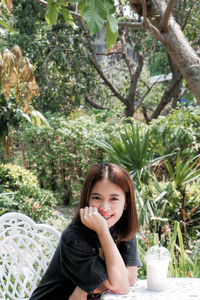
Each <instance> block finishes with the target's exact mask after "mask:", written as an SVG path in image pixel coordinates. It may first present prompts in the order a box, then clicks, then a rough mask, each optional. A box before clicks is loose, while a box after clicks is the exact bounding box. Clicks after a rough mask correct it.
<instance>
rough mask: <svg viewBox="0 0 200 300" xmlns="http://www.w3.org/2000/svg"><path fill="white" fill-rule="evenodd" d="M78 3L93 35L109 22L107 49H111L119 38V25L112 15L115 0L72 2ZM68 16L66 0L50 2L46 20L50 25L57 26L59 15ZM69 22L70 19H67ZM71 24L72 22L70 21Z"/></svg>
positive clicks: (52, 0) (49, 0)
mask: <svg viewBox="0 0 200 300" xmlns="http://www.w3.org/2000/svg"><path fill="white" fill-rule="evenodd" d="M71 2H72V3H78V11H79V13H80V15H81V16H82V17H83V19H84V20H85V21H86V22H87V25H88V29H89V32H90V34H91V35H93V34H96V33H97V32H99V31H100V30H101V29H102V28H103V26H104V22H105V20H107V34H106V39H107V48H108V49H109V48H110V47H111V46H112V45H113V44H114V43H115V41H116V39H117V36H118V24H117V21H116V18H115V17H114V16H113V15H112V14H113V13H114V12H115V4H114V1H113V0H102V1H98V0H87V1H85V0H77V1H73V0H72V1H71ZM63 10H64V14H66V11H67V10H68V4H66V1H65V0H57V1H54V0H48V4H47V11H46V16H45V18H46V20H47V22H48V23H49V25H55V24H56V22H57V19H58V14H59V12H61V13H62V14H63ZM66 20H67V21H68V19H66ZM70 23H71V21H70Z"/></svg>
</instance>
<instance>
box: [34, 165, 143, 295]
mask: <svg viewBox="0 0 200 300" xmlns="http://www.w3.org/2000/svg"><path fill="white" fill-rule="evenodd" d="M136 231H137V213H136V205H135V199H134V193H133V186H132V181H131V179H130V177H129V174H128V172H127V171H126V170H125V169H124V168H122V167H120V166H118V165H115V164H111V163H102V164H96V165H94V166H93V167H92V168H91V169H90V171H89V172H88V174H87V176H86V179H85V183H84V185H83V189H82V194H81V200H80V204H79V207H78V210H77V213H76V215H75V216H74V218H73V221H72V222H71V223H70V224H69V225H68V226H67V227H66V228H65V230H64V231H63V233H62V236H61V239H60V241H59V244H58V247H57V249H56V251H55V254H54V256H53V258H52V260H51V263H50V265H49V267H48V269H47V271H46V272H45V274H44V276H43V278H42V280H41V282H40V284H39V286H38V287H37V288H36V290H35V291H34V292H33V294H32V296H31V298H30V300H67V299H69V300H86V299H91V298H93V299H95V298H96V299H98V296H99V294H101V293H102V292H103V291H105V290H108V289H109V290H111V291H112V292H114V293H117V294H126V293H128V291H129V287H130V285H133V284H134V283H135V280H136V277H137V267H138V266H141V261H140V258H139V255H138V251H137V245H136V237H135V234H136Z"/></svg>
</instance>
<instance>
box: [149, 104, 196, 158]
mask: <svg viewBox="0 0 200 300" xmlns="http://www.w3.org/2000/svg"><path fill="white" fill-rule="evenodd" d="M199 126H200V108H199V106H197V107H192V106H190V107H188V108H186V107H183V108H180V109H176V110H171V111H170V113H169V114H168V116H167V117H163V116H160V117H159V118H158V119H156V120H152V121H151V124H150V131H151V143H152V146H153V147H156V149H157V150H158V154H159V155H165V154H171V153H174V152H179V151H181V152H182V154H183V155H186V156H188V157H189V156H190V155H193V156H195V155H196V154H197V153H198V151H199V149H200V138H199Z"/></svg>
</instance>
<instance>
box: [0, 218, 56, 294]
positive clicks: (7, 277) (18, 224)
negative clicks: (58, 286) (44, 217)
mask: <svg viewBox="0 0 200 300" xmlns="http://www.w3.org/2000/svg"><path fill="white" fill-rule="evenodd" d="M59 238H60V233H59V232H58V231H57V230H56V229H54V228H53V227H51V226H49V225H44V224H36V223H35V222H34V221H33V220H32V219H31V218H29V217H27V216H26V215H23V214H21V213H6V214H4V215H2V216H1V217H0V299H1V300H25V299H29V297H30V295H31V294H32V292H33V290H34V289H35V288H36V286H37V285H38V283H39V282H40V280H41V277H42V275H43V274H44V272H45V270H46V268H47V266H48V264H49V262H50V260H51V257H52V255H53V253H54V251H55V248H56V246H57V244H58V240H59Z"/></svg>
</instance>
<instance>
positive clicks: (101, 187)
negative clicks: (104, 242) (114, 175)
mask: <svg viewBox="0 0 200 300" xmlns="http://www.w3.org/2000/svg"><path fill="white" fill-rule="evenodd" d="M89 206H93V207H96V208H97V209H98V211H99V213H100V214H101V215H102V216H103V217H104V218H105V219H106V222H107V224H108V228H109V229H110V228H111V227H112V226H114V225H115V224H116V223H117V222H118V221H119V219H120V218H121V216H122V214H123V211H124V209H125V208H126V199H125V193H124V191H123V189H121V188H120V187H119V186H118V185H116V184H114V183H112V182H111V181H110V180H108V179H107V178H104V179H102V180H100V181H98V182H97V183H96V184H95V185H94V186H93V188H92V190H91V193H90V197H89Z"/></svg>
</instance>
